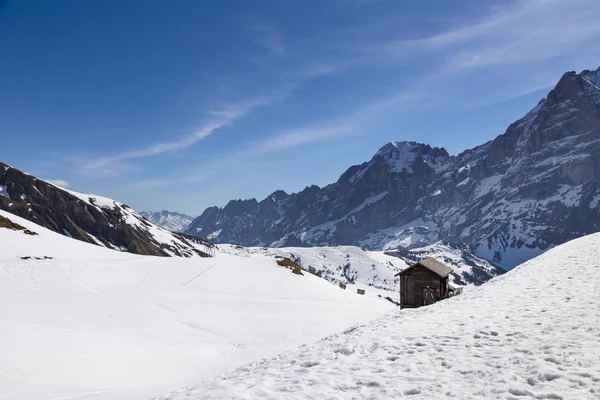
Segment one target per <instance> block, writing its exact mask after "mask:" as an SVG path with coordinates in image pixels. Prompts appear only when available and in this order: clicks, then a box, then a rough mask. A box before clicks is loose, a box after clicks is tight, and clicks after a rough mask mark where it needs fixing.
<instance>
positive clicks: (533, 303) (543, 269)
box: [160, 234, 600, 400]
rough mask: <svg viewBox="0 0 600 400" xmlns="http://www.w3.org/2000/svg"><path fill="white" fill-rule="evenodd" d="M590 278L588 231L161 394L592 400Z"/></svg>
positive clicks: (597, 389)
mask: <svg viewBox="0 0 600 400" xmlns="http://www.w3.org/2000/svg"><path fill="white" fill-rule="evenodd" d="M599 273H600V234H594V235H590V236H587V237H584V238H580V239H576V240H573V241H571V242H569V243H567V244H564V245H561V246H558V247H556V248H554V249H552V250H550V251H548V252H547V253H545V254H544V255H542V256H539V257H537V258H535V259H533V260H531V261H529V262H527V263H525V264H523V265H521V266H519V267H517V268H516V269H514V270H513V271H511V272H509V273H507V274H506V275H503V276H500V277H498V278H495V279H494V280H492V281H490V282H489V283H487V284H485V285H483V286H481V287H478V288H474V289H472V290H471V291H470V292H469V293H466V294H464V295H461V296H457V297H455V298H452V299H449V300H445V301H442V302H440V303H437V304H435V305H432V306H429V307H423V308H420V309H412V310H397V311H394V312H391V313H389V314H387V315H385V316H383V317H381V318H380V319H378V320H376V321H373V322H370V323H366V324H362V325H356V326H353V327H351V328H348V329H346V330H345V331H343V332H342V333H338V334H336V335H333V336H329V337H327V338H325V339H322V340H320V341H318V342H316V343H313V344H309V345H305V346H302V347H300V348H298V349H296V350H293V351H290V352H286V353H283V354H280V355H279V356H277V357H275V358H273V359H270V360H261V361H257V362H253V363H251V364H247V365H245V366H243V367H241V368H238V369H237V370H235V371H233V372H230V373H228V374H226V375H224V376H223V377H221V378H219V379H211V380H208V381H205V382H203V383H200V384H199V385H197V386H194V387H190V388H186V389H181V390H180V391H177V392H174V393H171V394H167V395H164V396H162V397H160V399H161V400H166V399H169V400H179V399H187V400H192V399H257V398H260V399H282V398H285V399H392V398H394V399H395V398H404V397H406V398H415V399H457V398H460V399H484V398H485V399H512V400H515V399H565V400H567V399H569V400H570V399H580V400H581V399H583V400H585V399H598V398H600V282H599V281H598V274H599Z"/></svg>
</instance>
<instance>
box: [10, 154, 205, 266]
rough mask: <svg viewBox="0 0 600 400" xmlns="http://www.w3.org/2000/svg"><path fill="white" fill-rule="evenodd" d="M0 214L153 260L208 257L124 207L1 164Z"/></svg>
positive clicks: (181, 239)
mask: <svg viewBox="0 0 600 400" xmlns="http://www.w3.org/2000/svg"><path fill="white" fill-rule="evenodd" d="M0 188H1V192H0V194H1V195H0V209H2V210H5V211H8V212H10V213H12V214H15V215H18V216H20V217H22V218H25V219H27V220H29V221H32V222H35V223H37V224H38V225H41V226H43V227H45V228H48V229H50V230H53V231H55V232H58V233H61V234H64V235H67V236H70V237H72V238H74V239H77V240H81V241H83V242H87V243H92V244H97V245H100V246H105V247H108V248H112V249H116V250H121V251H128V252H130V253H136V254H144V255H155V256H184V257H189V256H195V255H201V256H205V255H206V254H204V253H203V252H201V251H199V250H197V249H196V248H195V247H194V245H193V244H191V243H189V242H188V241H187V240H185V239H184V238H182V237H176V236H174V235H173V234H171V233H170V232H168V231H165V230H163V229H160V228H158V227H156V226H154V225H153V224H151V223H150V222H149V221H147V220H146V219H144V218H143V217H142V216H141V215H139V214H138V213H136V212H135V211H134V210H132V209H131V208H130V207H128V206H127V205H125V204H121V203H118V202H116V201H114V200H111V199H107V198H104V197H100V196H94V195H84V194H81V193H76V192H72V191H69V190H66V189H62V188H59V187H57V186H54V185H52V184H50V183H48V182H45V181H43V180H40V179H37V178H35V177H33V176H31V175H29V174H26V173H24V172H22V171H19V170H18V169H16V168H12V167H10V166H8V165H6V164H3V163H0Z"/></svg>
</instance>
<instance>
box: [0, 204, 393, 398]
mask: <svg viewBox="0 0 600 400" xmlns="http://www.w3.org/2000/svg"><path fill="white" fill-rule="evenodd" d="M0 216H3V217H6V218H9V219H11V220H12V221H13V222H16V223H18V224H20V225H22V226H24V227H25V228H28V229H30V230H33V231H35V232H37V233H39V235H37V236H30V235H26V234H25V233H23V232H17V231H12V230H8V229H5V228H0V304H2V306H1V307H0V399H2V400H49V399H52V400H58V399H61V400H66V399H70V400H75V399H78V400H79V399H81V400H83V399H85V400H89V399H94V400H133V399H149V398H151V397H153V396H156V395H159V394H161V393H165V392H168V391H172V390H175V389H177V388H179V387H182V386H186V385H191V384H194V383H196V382H199V381H202V380H205V379H208V378H210V377H214V376H217V375H219V374H222V373H224V372H226V371H228V370H232V369H233V368H236V367H238V366H240V365H243V364H245V363H248V362H250V361H252V360H255V359H260V358H264V357H273V356H275V355H277V354H278V353H281V352H282V351H286V350H290V349H292V348H294V347H296V346H298V345H301V344H305V343H311V342H314V341H315V340H318V339H320V338H322V337H324V336H327V335H330V334H333V333H335V332H339V331H341V330H343V329H345V328H346V327H347V326H350V325H352V324H355V323H357V322H365V321H368V320H371V319H373V318H377V317H378V316H381V315H382V314H384V313H385V312H388V311H390V310H393V309H394V306H393V305H391V303H389V302H387V301H385V300H382V299H378V298H376V297H371V296H359V295H357V294H356V293H351V292H350V291H344V290H340V289H339V288H337V287H335V286H334V285H332V284H331V283H329V282H327V281H325V280H323V279H319V278H317V277H314V276H312V275H310V274H306V275H304V276H299V275H294V274H292V273H291V272H290V270H288V269H285V268H282V267H279V266H277V264H276V263H275V261H274V259H273V257H265V256H260V255H257V256H252V257H244V258H242V257H237V256H233V255H227V254H222V253H218V254H217V257H216V258H213V259H205V258H187V259H186V258H179V257H174V258H168V257H149V256H139V255H134V254H129V253H122V252H118V251H113V250H109V249H106V248H102V247H99V246H94V245H91V244H87V243H83V242H80V241H77V240H73V239H70V238H68V237H66V236H63V235H60V234H57V233H54V232H51V231H49V230H47V229H44V228H41V227H39V226H37V225H35V224H33V223H31V222H29V221H26V220H23V219H21V218H19V217H16V216H14V215H12V214H9V213H6V212H4V211H0ZM44 256H46V257H53V258H52V259H41V260H37V259H35V257H39V258H43V257H44ZM21 257H32V258H30V259H21Z"/></svg>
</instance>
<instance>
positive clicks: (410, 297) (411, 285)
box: [402, 275, 415, 306]
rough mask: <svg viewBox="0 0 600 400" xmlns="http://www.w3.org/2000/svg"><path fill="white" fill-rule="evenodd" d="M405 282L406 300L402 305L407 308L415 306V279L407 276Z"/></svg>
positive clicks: (404, 299) (403, 300)
mask: <svg viewBox="0 0 600 400" xmlns="http://www.w3.org/2000/svg"><path fill="white" fill-rule="evenodd" d="M403 282H404V290H403V292H404V298H403V299H402V304H404V305H407V306H414V305H415V277H414V276H410V275H406V276H404V279H403Z"/></svg>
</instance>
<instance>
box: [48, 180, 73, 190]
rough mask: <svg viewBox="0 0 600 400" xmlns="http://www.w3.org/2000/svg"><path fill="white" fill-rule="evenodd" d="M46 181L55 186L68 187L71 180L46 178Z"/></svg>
mask: <svg viewBox="0 0 600 400" xmlns="http://www.w3.org/2000/svg"><path fill="white" fill-rule="evenodd" d="M46 182H48V183H50V184H52V185H54V186H60V187H62V188H68V187H69V182H67V181H64V180H62V179H46Z"/></svg>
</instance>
